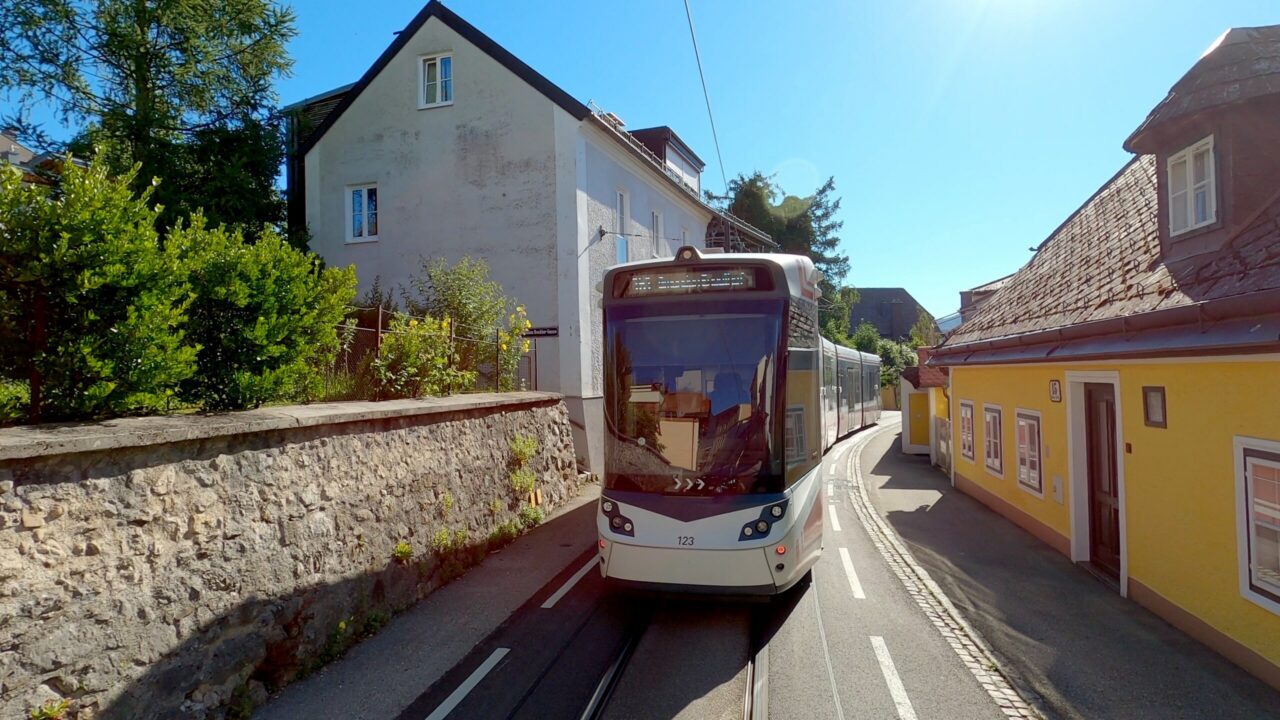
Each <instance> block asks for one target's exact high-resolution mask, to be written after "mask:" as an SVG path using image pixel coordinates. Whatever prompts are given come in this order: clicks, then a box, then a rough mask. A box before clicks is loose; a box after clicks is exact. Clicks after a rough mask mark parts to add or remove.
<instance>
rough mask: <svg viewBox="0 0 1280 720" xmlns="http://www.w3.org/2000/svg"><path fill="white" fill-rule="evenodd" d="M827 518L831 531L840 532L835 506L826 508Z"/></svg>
mask: <svg viewBox="0 0 1280 720" xmlns="http://www.w3.org/2000/svg"><path fill="white" fill-rule="evenodd" d="M827 516H828V517H830V518H831V529H832V530H835V531H836V532H841V530H840V518H839V517H838V516H837V515H836V506H835V505H828V506H827Z"/></svg>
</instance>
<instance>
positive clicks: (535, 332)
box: [524, 327, 560, 338]
mask: <svg viewBox="0 0 1280 720" xmlns="http://www.w3.org/2000/svg"><path fill="white" fill-rule="evenodd" d="M524 336H525V337H532V338H540V337H559V336H560V328H558V327H536V328H529V329H528V330H525V331H524Z"/></svg>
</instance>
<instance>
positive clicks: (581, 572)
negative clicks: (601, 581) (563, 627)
mask: <svg viewBox="0 0 1280 720" xmlns="http://www.w3.org/2000/svg"><path fill="white" fill-rule="evenodd" d="M598 562H600V556H599V555H596V556H595V557H593V558H591V559H590V560H588V561H587V564H586V565H583V566H582V567H581V568H579V569H578V572H576V573H574V574H573V577H571V578H569V579H568V580H565V581H564V585H561V586H560V589H559V590H557V591H555V594H553V595H552V596H551V597H549V598H547V600H546V602H544V603H542V609H543V610H547V609H550V608H552V607H555V604H556V603H558V602H560V599H561V598H563V597H564V596H565V595H568V594H569V591H570V590H572V589H573V586H574V585H577V584H578V581H579V580H581V579H582V578H583V576H585V575H586V574H587V571H589V570H591V568H592V567H594V566H595V564H596V563H598Z"/></svg>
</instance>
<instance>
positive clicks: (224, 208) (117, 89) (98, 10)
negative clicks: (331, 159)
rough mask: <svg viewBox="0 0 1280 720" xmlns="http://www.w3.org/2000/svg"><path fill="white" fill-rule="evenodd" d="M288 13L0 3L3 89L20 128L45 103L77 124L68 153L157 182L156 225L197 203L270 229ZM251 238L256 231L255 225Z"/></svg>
mask: <svg viewBox="0 0 1280 720" xmlns="http://www.w3.org/2000/svg"><path fill="white" fill-rule="evenodd" d="M293 21H294V17H293V13H292V12H291V11H290V10H289V9H287V8H284V7H281V6H278V5H276V4H275V3H273V2H271V1H270V0H219V2H191V1H190V0H87V1H84V2H74V1H73V0H23V1H22V2H5V3H0V50H2V52H0V93H4V94H6V95H8V96H9V97H11V98H15V99H16V100H17V105H18V113H17V116H16V117H7V118H5V121H6V122H10V123H14V124H16V125H18V126H19V127H20V128H22V129H23V131H24V132H25V133H26V134H27V135H28V136H29V137H32V138H34V141H35V144H40V145H45V146H50V145H51V142H50V140H49V139H48V138H47V137H45V136H42V135H41V133H40V132H39V129H38V128H32V127H31V126H30V125H29V124H27V123H25V122H24V121H23V117H24V115H25V113H26V111H27V110H29V109H30V108H31V107H32V106H34V105H37V104H40V103H44V102H49V101H52V103H53V104H54V107H55V108H56V109H57V111H58V113H59V115H60V119H61V120H62V121H63V122H66V123H68V124H72V125H79V126H80V127H82V128H84V130H83V131H82V132H81V133H80V135H79V136H78V137H77V139H76V140H75V141H74V143H73V148H74V149H76V150H77V151H78V152H80V154H82V155H86V153H84V150H85V149H86V148H87V147H88V148H93V149H100V150H101V154H100V155H99V156H98V157H97V158H95V162H100V163H105V164H106V165H107V166H108V168H109V169H110V170H111V172H113V173H115V174H121V175H123V174H125V173H128V172H130V170H131V169H132V168H133V167H134V165H138V166H139V167H140V170H138V172H137V173H136V174H134V175H133V176H132V177H133V186H132V187H133V190H134V192H135V193H141V192H142V191H143V190H145V189H147V188H149V187H151V186H152V181H153V179H154V178H160V179H161V180H162V185H161V186H160V187H161V188H163V189H160V190H158V191H157V192H156V196H155V197H154V198H153V199H154V200H156V201H159V202H160V203H161V204H162V205H164V211H163V214H162V215H161V216H160V218H159V221H160V225H161V227H169V226H172V225H173V224H174V223H175V221H176V220H177V218H180V217H185V216H186V215H188V214H189V213H191V212H193V211H195V210H197V209H199V208H201V207H203V208H204V209H205V211H206V215H207V216H208V217H209V218H210V219H211V220H213V221H215V222H226V223H228V224H232V225H237V226H243V225H258V226H260V225H261V224H262V223H263V222H279V220H280V219H282V218H283V209H282V206H281V205H280V204H279V197H278V193H277V192H276V191H275V187H274V179H275V176H276V174H277V171H278V168H279V162H280V158H281V153H282V149H281V148H282V143H281V140H280V133H279V131H278V122H276V120H275V119H274V118H273V115H272V108H273V107H274V105H275V101H276V98H275V93H274V91H273V90H272V81H273V80H274V79H275V78H276V77H278V76H280V75H284V74H287V73H288V72H289V69H290V67H291V65H292V61H291V60H290V59H289V57H288V55H287V54H286V52H285V45H286V44H287V43H288V41H289V40H290V39H291V38H293V37H294V35H295V34H296V33H295V30H294V27H293ZM255 232H256V230H255Z"/></svg>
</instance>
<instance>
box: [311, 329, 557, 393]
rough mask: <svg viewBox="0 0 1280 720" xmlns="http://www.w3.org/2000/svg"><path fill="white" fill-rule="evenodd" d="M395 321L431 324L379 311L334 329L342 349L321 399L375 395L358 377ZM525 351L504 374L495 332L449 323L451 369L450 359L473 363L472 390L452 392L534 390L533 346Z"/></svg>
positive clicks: (535, 362) (535, 359)
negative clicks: (506, 385)
mask: <svg viewBox="0 0 1280 720" xmlns="http://www.w3.org/2000/svg"><path fill="white" fill-rule="evenodd" d="M396 318H405V319H415V320H418V321H426V320H431V319H432V318H427V317H424V316H421V315H412V314H409V313H402V312H393V311H390V310H387V309H386V308H383V307H381V306H378V307H356V308H352V311H351V313H350V314H349V315H348V316H347V319H346V320H345V321H344V322H343V323H342V324H341V325H339V326H338V332H339V334H340V335H341V337H342V338H343V344H342V349H341V351H340V352H339V353H338V356H337V358H336V362H335V364H334V368H333V371H332V373H331V380H332V382H330V383H328V384H329V385H331V386H332V387H330V391H329V392H327V393H326V394H327V395H329V396H330V399H370V398H372V396H373V394H374V389H373V388H372V387H371V386H369V383H368V382H367V378H365V377H363V376H362V371H363V370H364V369H365V368H366V366H367V363H368V362H369V361H371V360H372V359H373V358H375V357H377V356H378V355H379V354H380V353H381V352H382V344H383V342H384V340H385V339H386V338H387V337H388V336H390V335H393V334H396V333H398V332H399V331H397V330H394V329H392V321H393V320H395V319H396ZM436 320H437V321H438V318H437V319H436ZM529 346H530V347H529V352H525V353H522V354H521V356H520V358H519V360H518V361H517V363H516V365H515V367H514V368H511V369H509V370H504V369H503V367H502V362H501V356H502V338H501V336H500V335H499V333H498V330H497V329H488V328H485V329H480V328H471V327H467V326H465V325H461V324H455V323H453V322H450V323H449V347H450V352H449V359H450V363H451V364H452V363H453V361H454V358H455V357H457V356H459V355H464V356H465V357H466V359H467V360H468V361H472V362H469V363H468V364H470V365H472V366H473V367H474V369H475V371H476V381H475V384H474V386H472V387H467V388H455V389H453V390H452V392H478V391H493V392H497V391H498V390H499V389H500V388H501V386H502V384H503V383H504V382H508V381H509V385H508V387H509V388H511V389H515V390H537V389H538V383H537V377H538V353H537V342H536V341H534V340H532V339H531V340H530V342H529ZM504 373H507V374H504Z"/></svg>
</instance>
